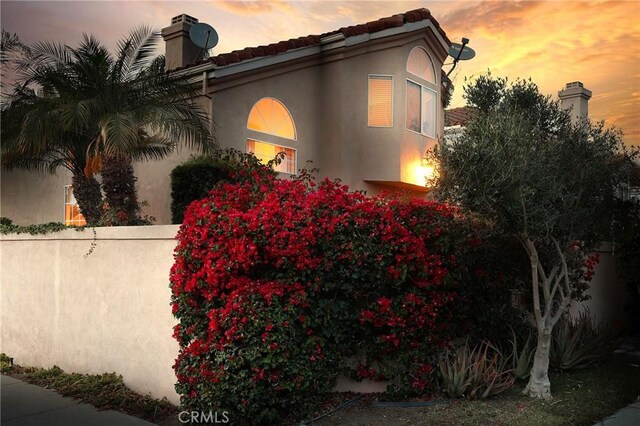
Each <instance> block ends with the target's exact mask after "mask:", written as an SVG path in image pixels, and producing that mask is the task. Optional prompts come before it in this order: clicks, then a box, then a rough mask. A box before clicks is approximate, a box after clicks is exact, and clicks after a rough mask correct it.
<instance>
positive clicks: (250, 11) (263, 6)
mask: <svg viewBox="0 0 640 426" xmlns="http://www.w3.org/2000/svg"><path fill="white" fill-rule="evenodd" d="M213 4H214V5H215V7H218V8H220V9H223V10H227V11H229V12H232V13H235V14H238V15H257V14H261V13H273V12H283V13H286V14H291V13H293V11H294V8H293V7H291V6H290V5H289V4H288V3H286V2H282V1H274V2H270V1H269V2H268V1H227V0H224V1H216V2H214V3H213Z"/></svg>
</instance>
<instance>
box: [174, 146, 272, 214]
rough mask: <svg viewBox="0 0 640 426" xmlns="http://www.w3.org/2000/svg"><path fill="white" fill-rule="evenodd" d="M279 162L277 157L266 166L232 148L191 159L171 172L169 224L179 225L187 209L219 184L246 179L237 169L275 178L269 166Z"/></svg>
mask: <svg viewBox="0 0 640 426" xmlns="http://www.w3.org/2000/svg"><path fill="white" fill-rule="evenodd" d="M281 160H282V157H276V158H274V159H273V160H272V161H270V162H269V163H268V164H267V167H265V166H263V165H262V164H260V162H259V161H258V159H257V158H256V157H255V156H253V155H251V154H246V153H244V152H240V151H237V150H235V149H226V150H222V151H218V152H217V153H216V154H215V156H212V155H201V156H197V157H192V158H190V159H189V160H188V161H186V162H185V163H183V164H181V165H179V166H177V167H176V168H174V169H173V170H172V171H171V221H172V223H182V221H183V220H184V212H185V209H186V208H187V206H188V205H189V204H191V202H193V201H195V200H200V199H202V198H204V197H206V196H207V195H208V194H209V191H211V190H212V189H213V187H214V186H215V185H216V184H218V183H219V182H222V181H229V182H237V181H238V179H242V178H243V177H245V176H246V174H244V173H238V171H239V170H243V169H244V170H246V169H250V170H256V171H258V172H259V173H264V174H269V175H275V172H274V171H273V170H272V165H273V164H279V162H280V161H281Z"/></svg>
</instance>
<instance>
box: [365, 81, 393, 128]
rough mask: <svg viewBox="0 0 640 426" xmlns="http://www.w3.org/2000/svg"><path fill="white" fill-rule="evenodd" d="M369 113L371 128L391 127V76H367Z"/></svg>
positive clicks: (368, 121)
mask: <svg viewBox="0 0 640 426" xmlns="http://www.w3.org/2000/svg"><path fill="white" fill-rule="evenodd" d="M368 103H369V105H368V107H369V112H368V118H367V124H368V125H369V126H371V127H393V76H390V75H370V76H369V102H368Z"/></svg>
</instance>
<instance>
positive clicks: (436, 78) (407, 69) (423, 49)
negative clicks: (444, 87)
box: [405, 46, 438, 86]
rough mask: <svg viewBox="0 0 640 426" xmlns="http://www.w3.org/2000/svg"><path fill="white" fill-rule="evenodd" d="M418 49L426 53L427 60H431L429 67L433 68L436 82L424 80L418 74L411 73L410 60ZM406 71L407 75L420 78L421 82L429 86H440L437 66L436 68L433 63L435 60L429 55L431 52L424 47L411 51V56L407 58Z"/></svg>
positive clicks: (414, 48) (416, 47)
mask: <svg viewBox="0 0 640 426" xmlns="http://www.w3.org/2000/svg"><path fill="white" fill-rule="evenodd" d="M416 49H420V50H422V51H423V52H424V53H425V55H427V58H428V59H429V65H430V66H431V71H432V72H433V80H434V81H429V80H426V79H424V78H422V77H421V76H419V75H417V74H414V73H412V72H411V71H409V59H410V58H411V54H412V53H413V51H414V50H416ZM405 71H406V72H407V74H410V75H413V76H415V77H417V78H419V79H420V80H424V81H426V82H427V83H429V84H433V85H434V86H437V85H438V74H437V73H436V66H435V64H434V62H433V59H432V58H431V55H430V54H429V51H428V50H427V49H425V48H424V47H422V46H414V47H412V48H411V50H410V51H409V55H408V56H407V62H406V64H405Z"/></svg>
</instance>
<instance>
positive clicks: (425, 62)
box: [407, 47, 436, 84]
mask: <svg viewBox="0 0 640 426" xmlns="http://www.w3.org/2000/svg"><path fill="white" fill-rule="evenodd" d="M407 72H408V73H410V74H413V75H415V76H416V77H420V78H421V79H423V80H425V81H427V82H429V83H432V84H436V74H435V71H434V69H433V62H432V61H431V58H430V57H429V54H428V53H427V52H426V51H425V50H424V49H423V48H422V47H414V48H413V49H411V53H409V59H407Z"/></svg>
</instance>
